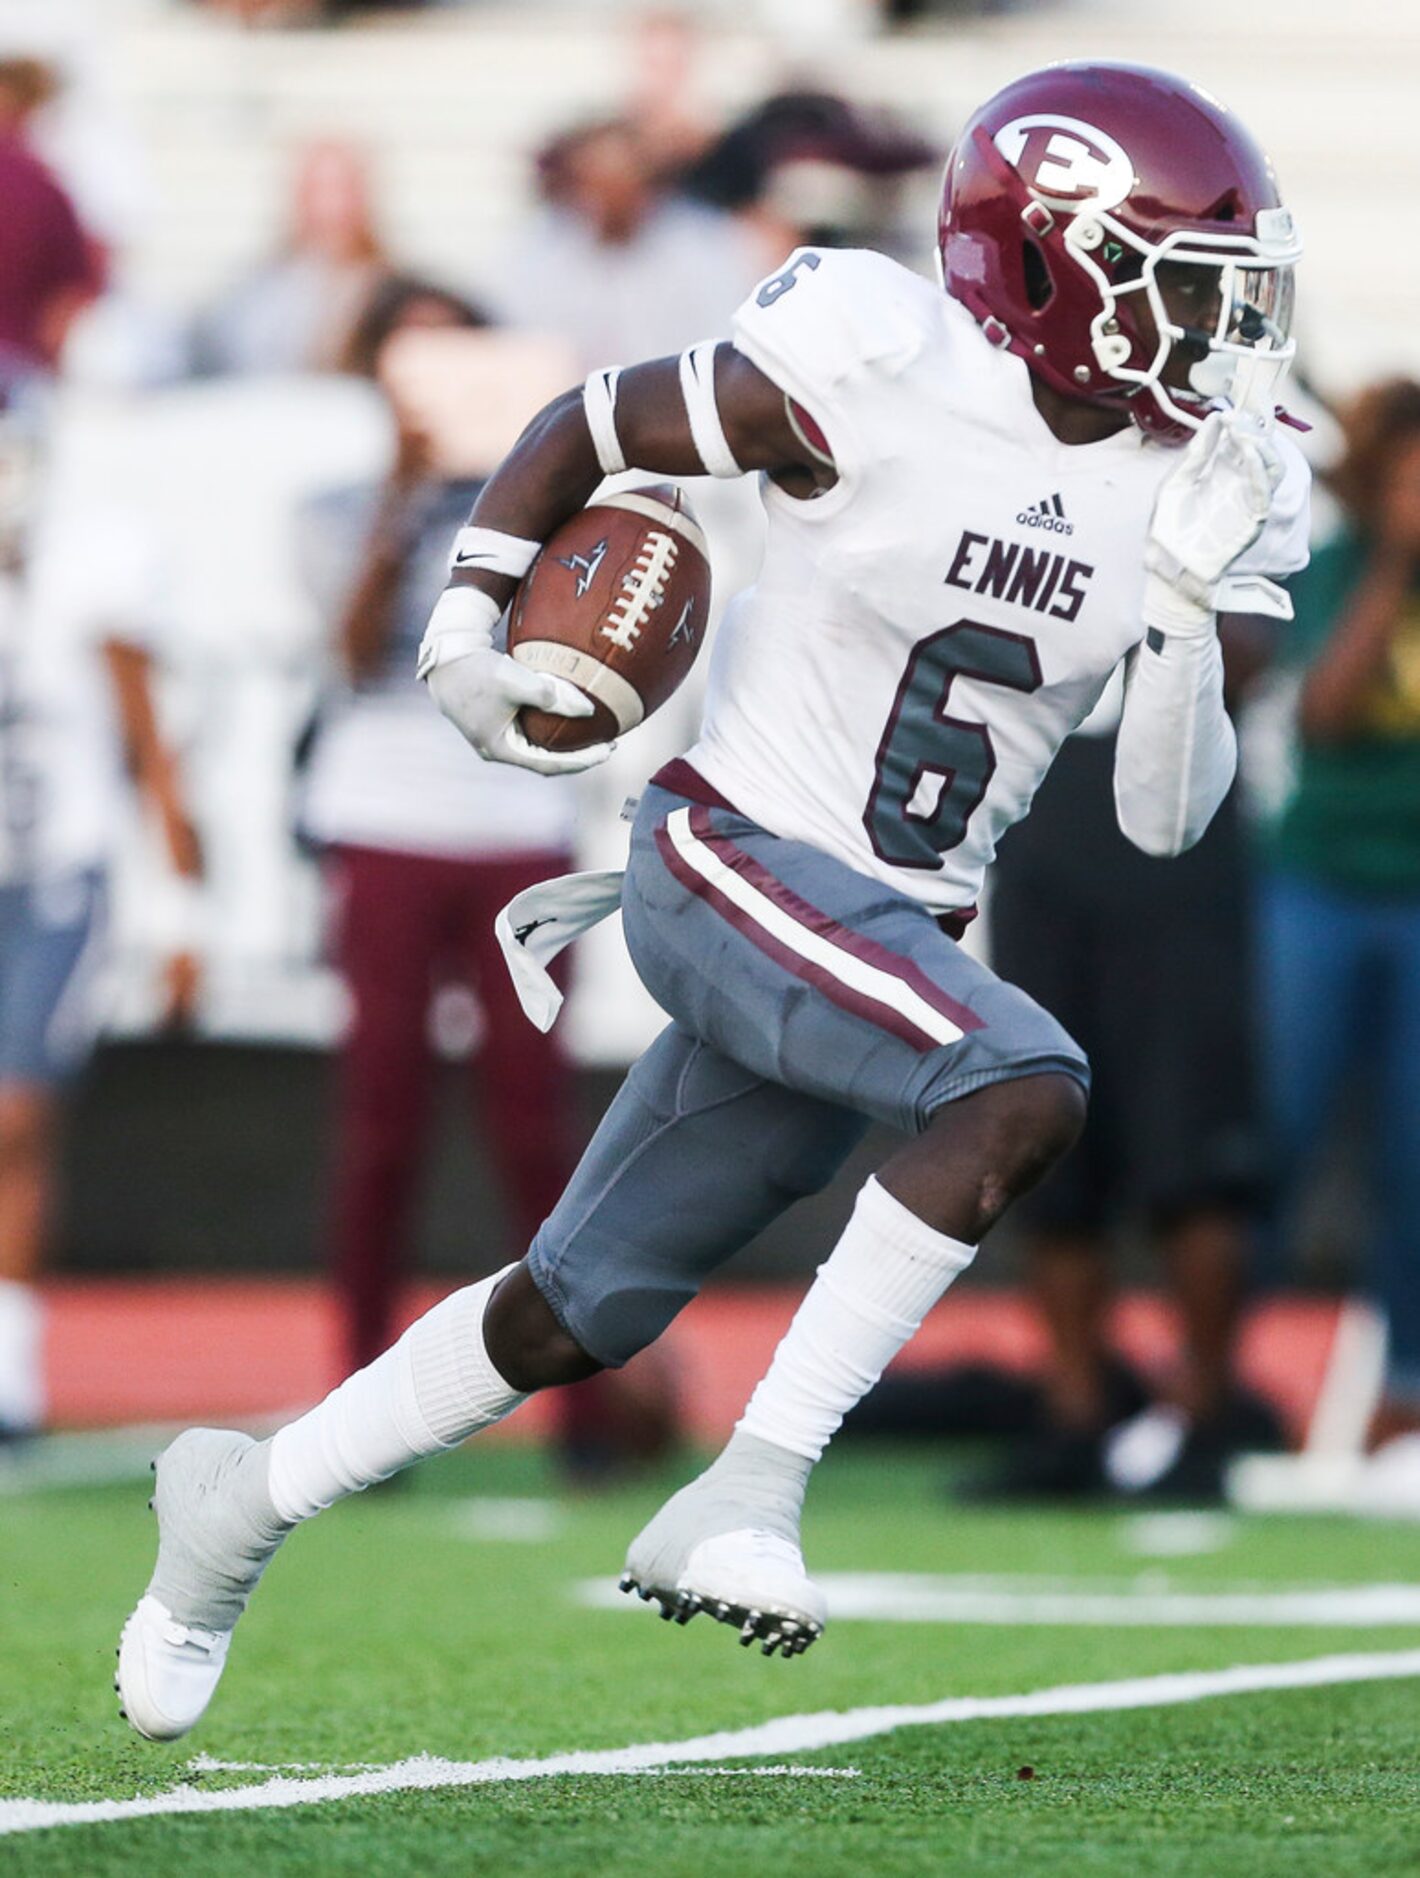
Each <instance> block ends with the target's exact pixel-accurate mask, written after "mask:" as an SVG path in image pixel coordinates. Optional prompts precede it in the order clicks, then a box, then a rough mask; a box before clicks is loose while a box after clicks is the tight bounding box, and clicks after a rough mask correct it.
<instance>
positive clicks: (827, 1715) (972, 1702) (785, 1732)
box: [0, 1650, 1420, 1834]
mask: <svg viewBox="0 0 1420 1878" xmlns="http://www.w3.org/2000/svg"><path fill="white" fill-rule="evenodd" d="M1408 1677H1420V1650H1392V1651H1387V1652H1384V1653H1382V1652H1376V1653H1371V1654H1357V1655H1352V1656H1314V1657H1309V1658H1304V1659H1303V1660H1302V1661H1300V1662H1295V1663H1250V1664H1240V1665H1238V1666H1237V1667H1235V1668H1232V1669H1214V1670H1186V1671H1183V1672H1182V1673H1176V1674H1172V1675H1166V1676H1140V1677H1135V1678H1132V1679H1130V1680H1129V1681H1125V1682H1083V1683H1065V1684H1063V1685H1061V1686H1058V1687H1056V1688H1053V1689H1037V1690H1035V1691H1033V1692H1031V1693H1030V1694H1027V1695H997V1696H949V1697H948V1698H947V1699H946V1700H945V1701H941V1702H921V1703H901V1704H898V1705H895V1706H884V1707H881V1708H854V1709H846V1710H841V1711H837V1710H831V1709H825V1710H821V1711H820V1712H819V1713H817V1714H806V1715H781V1716H778V1717H777V1718H776V1719H775V1720H773V1721H767V1722H759V1723H757V1724H756V1725H755V1726H753V1727H750V1728H734V1729H727V1730H724V1731H722V1732H720V1733H718V1734H710V1735H695V1736H692V1737H691V1738H690V1739H689V1740H685V1741H669V1742H666V1741H649V1742H645V1743H643V1744H642V1745H640V1746H634V1747H626V1748H602V1749H595V1750H591V1751H582V1752H579V1753H573V1754H553V1755H549V1756H548V1757H547V1758H546V1759H543V1760H511V1759H508V1758H506V1757H499V1758H497V1759H494V1760H486V1761H449V1760H440V1759H437V1758H436V1757H434V1756H433V1755H428V1754H420V1755H415V1756H414V1757H413V1758H411V1759H409V1760H404V1761H395V1762H393V1763H392V1764H391V1765H389V1766H387V1767H375V1768H371V1769H369V1770H368V1771H366V1772H363V1773H355V1774H323V1775H318V1776H316V1777H314V1778H311V1779H307V1780H299V1779H292V1778H290V1777H289V1776H288V1775H281V1776H278V1777H277V1778H276V1779H274V1780H264V1781H259V1782H256V1783H254V1784H253V1785H250V1786H245V1787H229V1788H227V1789H226V1790H225V1791H218V1792H203V1791H200V1790H199V1789H197V1788H195V1787H191V1786H180V1787H176V1788H174V1789H173V1790H172V1791H170V1792H168V1793H151V1794H140V1795H137V1796H136V1797H134V1798H133V1799H128V1800H80V1801H66V1800H27V1799H10V1800H0V1834H6V1833H20V1832H41V1831H43V1830H45V1829H46V1828H48V1827H51V1826H88V1825H96V1824H102V1823H107V1822H109V1821H114V1820H123V1819H147V1818H152V1817H153V1816H155V1815H157V1814H170V1813H245V1812H253V1811H257V1810H260V1809H263V1808H283V1807H292V1806H317V1805H323V1804H326V1803H328V1802H330V1801H332V1800H360V1799H369V1798H371V1797H373V1796H375V1795H378V1794H382V1793H409V1792H415V1791H425V1792H429V1791H434V1790H436V1789H439V1788H448V1787H478V1786H485V1785H489V1784H491V1783H493V1782H495V1781H505V1780H543V1779H548V1778H551V1777H553V1776H556V1775H558V1774H571V1775H578V1776H582V1775H587V1774H642V1773H647V1772H653V1771H656V1770H658V1769H672V1768H674V1769H677V1770H681V1769H682V1768H683V1770H684V1771H687V1772H693V1771H695V1770H696V1768H697V1765H704V1764H706V1763H714V1762H717V1761H737V1760H748V1759H754V1758H757V1757H759V1756H761V1755H763V1756H769V1755H774V1756H777V1757H781V1758H782V1757H786V1756H789V1755H794V1754H803V1753H811V1752H813V1751H814V1750H815V1749H817V1748H830V1747H836V1746H838V1745H840V1744H841V1743H843V1742H848V1741H866V1740H868V1739H870V1738H871V1737H873V1736H875V1735H884V1734H890V1733H892V1732H893V1730H895V1729H898V1728H915V1727H922V1726H929V1725H940V1724H943V1723H948V1722H970V1721H998V1720H1006V1719H1011V1718H1014V1717H1024V1716H1048V1715H1098V1714H1105V1713H1108V1712H1110V1711H1112V1710H1120V1709H1144V1708H1171V1707H1174V1706H1175V1705H1177V1704H1179V1703H1185V1702H1201V1701H1204V1700H1205V1699H1207V1698H1208V1697H1210V1696H1217V1695H1256V1694H1261V1693H1263V1692H1265V1691H1268V1690H1278V1689H1321V1688H1330V1687H1335V1686H1337V1685H1339V1684H1342V1683H1356V1682H1384V1681H1393V1680H1398V1679H1401V1678H1408ZM835 1771H836V1770H835Z"/></svg>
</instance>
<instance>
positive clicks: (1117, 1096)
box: [982, 626, 1276, 1499]
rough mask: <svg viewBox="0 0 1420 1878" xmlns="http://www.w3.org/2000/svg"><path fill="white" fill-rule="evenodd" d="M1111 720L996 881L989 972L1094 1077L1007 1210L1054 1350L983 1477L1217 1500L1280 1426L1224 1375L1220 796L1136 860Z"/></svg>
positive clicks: (1227, 913) (1236, 1258)
mask: <svg viewBox="0 0 1420 1878" xmlns="http://www.w3.org/2000/svg"><path fill="white" fill-rule="evenodd" d="M1225 646H1226V647H1227V652H1228V658H1229V671H1230V677H1231V678H1232V679H1233V680H1234V682H1236V679H1237V677H1238V676H1239V672H1240V669H1245V667H1246V665H1247V664H1248V663H1250V662H1254V661H1253V660H1252V657H1251V654H1252V647H1251V646H1250V644H1249V642H1248V640H1247V639H1246V637H1245V636H1244V633H1243V631H1242V629H1241V627H1240V626H1239V627H1236V628H1235V629H1234V631H1233V635H1232V638H1231V642H1230V641H1229V639H1228V638H1227V637H1226V636H1225ZM1117 688H1118V680H1117V679H1116V681H1115V688H1114V689H1115V690H1117ZM1117 717H1118V699H1117V696H1115V695H1112V693H1107V694H1106V697H1105V699H1104V700H1103V701H1102V704H1101V706H1100V708H1099V709H1097V711H1096V712H1095V714H1094V715H1093V716H1092V717H1091V718H1090V719H1089V720H1087V722H1086V725H1085V726H1084V727H1083V729H1082V732H1081V733H1078V734H1077V735H1075V736H1074V737H1072V738H1070V739H1069V741H1068V742H1067V743H1066V744H1065V746H1064V747H1063V749H1062V750H1061V752H1060V754H1059V756H1058V757H1057V759H1056V761H1055V765H1054V767H1053V768H1052V770H1051V772H1050V774H1049V776H1047V777H1046V779H1045V783H1044V785H1043V786H1042V788H1041V790H1040V793H1039V795H1038V796H1037V797H1036V800H1035V803H1034V805H1033V807H1032V810H1031V814H1030V816H1029V817H1028V819H1027V820H1026V821H1025V822H1024V823H1022V824H1021V825H1020V826H1019V827H1017V828H1014V829H1012V831H1011V832H1010V834H1009V835H1008V836H1007V837H1006V839H1005V841H1004V842H1003V843H1002V846H1001V853H1000V856H999V858H998V860H997V862H996V866H995V869H994V872H993V876H992V897H991V903H990V917H991V952H992V963H993V965H994V966H995V968H996V970H997V971H999V972H1000V973H1001V975H1002V976H1003V977H1004V978H1006V979H1008V980H1009V981H1010V982H1012V983H1013V984H1018V985H1020V986H1021V987H1022V988H1023V989H1024V990H1025V991H1027V992H1029V993H1030V995H1031V996H1032V997H1034V998H1036V999H1038V1000H1039V1001H1040V1002H1041V1003H1042V1004H1043V1005H1044V1006H1045V1007H1046V1009H1047V1010H1049V1011H1051V1012H1052V1013H1053V1014H1054V1015H1055V1016H1057V1017H1058V1018H1059V1019H1060V1021H1061V1022H1062V1023H1063V1024H1065V1025H1066V1027H1067V1028H1068V1029H1069V1031H1070V1032H1071V1034H1072V1036H1074V1037H1076V1038H1077V1039H1078V1040H1079V1042H1080V1043H1081V1044H1082V1045H1083V1046H1084V1048H1085V1050H1086V1051H1087V1052H1088V1054H1089V1058H1090V1067H1091V1075H1092V1090H1091V1097H1090V1115H1089V1120H1088V1122H1087V1124H1086V1128H1085V1133H1084V1136H1083V1138H1082V1139H1081V1141H1080V1143H1079V1144H1078V1146H1077V1147H1076V1148H1075V1149H1074V1150H1073V1152H1072V1153H1071V1154H1070V1155H1069V1156H1068V1157H1067V1159H1066V1160H1065V1161H1064V1163H1063V1164H1062V1165H1061V1166H1060V1168H1058V1169H1057V1170H1056V1172H1055V1173H1054V1174H1053V1175H1052V1176H1051V1177H1050V1178H1049V1179H1047V1180H1046V1181H1044V1182H1043V1183H1042V1185H1041V1186H1040V1188H1039V1189H1038V1190H1037V1191H1036V1192H1035V1193H1034V1194H1032V1195H1030V1196H1028V1198H1027V1199H1026V1200H1025V1201H1023V1202H1022V1203H1021V1208H1020V1209H1019V1210H1018V1215H1017V1217H1018V1218H1019V1222H1020V1224H1021V1225H1022V1226H1023V1227H1024V1229H1025V1232H1026V1253H1027V1259H1028V1274H1029V1282H1030V1285H1031V1289H1032V1291H1033V1293H1034V1297H1035V1303H1036V1307H1037V1309H1038V1311H1039V1313H1040V1315H1041V1317H1042V1319H1043V1320H1044V1324H1045V1328H1046V1332H1047V1335H1048V1338H1049V1354H1048V1360H1047V1365H1046V1373H1045V1380H1044V1390H1043V1400H1042V1405H1041V1408H1042V1412H1041V1418H1040V1425H1039V1427H1038V1428H1037V1429H1036V1431H1035V1433H1034V1434H1033V1436H1032V1437H1031V1438H1030V1439H1029V1440H1028V1441H1027V1442H1025V1443H1024V1444H1023V1445H1022V1446H1021V1447H1020V1448H1019V1449H1018V1450H1017V1452H1016V1453H1015V1455H1014V1456H1013V1457H1012V1459H1011V1460H1010V1461H1009V1462H1008V1464H1007V1466H1006V1467H1005V1469H1004V1471H1003V1472H1002V1473H1001V1474H1000V1475H999V1476H998V1477H997V1478H996V1479H994V1480H990V1481H986V1482H983V1483H982V1488H983V1491H986V1492H989V1493H990V1494H992V1495H999V1496H1002V1497H1014V1496H1019V1497H1021V1498H1070V1497H1074V1496H1081V1495H1090V1494H1099V1493H1105V1492H1109V1491H1115V1490H1118V1491H1126V1492H1139V1491H1143V1490H1148V1491H1151V1492H1155V1493H1159V1494H1168V1495H1171V1496H1175V1497H1177V1496H1186V1497H1189V1498H1194V1499H1199V1498H1213V1497H1216V1496H1217V1495H1218V1494H1219V1493H1220V1491H1221V1488H1222V1468H1223V1462H1224V1460H1225V1458H1226V1455H1227V1453H1228V1452H1229V1450H1230V1449H1231V1448H1233V1447H1236V1446H1238V1445H1239V1444H1240V1443H1241V1442H1243V1441H1246V1442H1247V1443H1249V1444H1250V1445H1253V1446H1257V1445H1263V1444H1265V1442H1266V1440H1267V1438H1268V1437H1275V1433H1276V1431H1275V1429H1272V1428H1270V1427H1269V1426H1267V1425H1265V1424H1262V1423H1260V1422H1259V1420H1258V1414H1257V1412H1254V1413H1253V1415H1252V1416H1250V1417H1249V1418H1248V1419H1243V1418H1242V1417H1241V1416H1240V1413H1239V1409H1238V1405H1237V1404H1236V1402H1235V1401H1234V1400H1233V1381H1232V1368H1231V1365H1232V1356H1233V1345H1234V1340H1235V1333H1236V1329H1237V1321H1238V1311H1239V1304H1240V1300H1241V1292H1242V1279H1243V1272H1244V1267H1245V1261H1246V1257H1247V1253H1248V1250H1249V1242H1250V1237H1251V1231H1252V1227H1253V1224H1254V1220H1255V1215H1256V1211H1257V1208H1258V1206H1259V1203H1260V1200H1261V1197H1262V1195H1261V1175H1262V1161H1263V1153H1262V1143H1261V1139H1260V1136H1261V1124H1260V1118H1259V1115H1258V1112H1257V1093H1256V1082H1255V1076H1254V1065H1253V1061H1252V1052H1251V1051H1250V1049H1249V1047H1248V1040H1249V1037H1250V1035H1251V1031H1252V1024H1251V1019H1250V1012H1249V998H1250V995H1251V989H1252V986H1251V977H1250V973H1249V964H1248V961H1249V957H1250V939H1251V934H1250V931H1249V919H1248V908H1249V901H1250V897H1251V888H1250V870H1249V864H1248V857H1247V853H1246V849H1245V843H1244V835H1243V830H1242V826H1241V820H1240V816H1239V813H1238V804H1237V797H1236V792H1234V794H1232V795H1230V796H1229V797H1228V799H1227V801H1226V802H1225V803H1224V804H1223V807H1222V808H1221V809H1220V810H1219V812H1218V814H1217V816H1216V817H1215V818H1214V820H1213V823H1212V825H1211V826H1210V828H1209V829H1208V832H1207V834H1206V835H1204V837H1203V839H1202V840H1201V841H1200V842H1199V843H1198V844H1197V846H1196V847H1193V848H1191V849H1190V850H1189V851H1188V852H1187V853H1186V854H1183V855H1180V856H1178V857H1177V858H1175V859H1172V860H1157V859H1153V858H1151V857H1150V856H1148V855H1145V854H1143V853H1141V852H1140V851H1139V849H1137V848H1135V847H1134V846H1132V845H1131V843H1130V842H1128V841H1127V840H1126V839H1125V837H1124V836H1123V835H1122V834H1121V833H1120V831H1119V824H1118V820H1117V817H1116V814H1115V807H1114V789H1113V775H1114V736H1113V731H1114V728H1115V724H1116V722H1117ZM1124 1223H1130V1224H1141V1225H1142V1226H1143V1227H1144V1228H1145V1230H1146V1231H1147V1232H1148V1234H1149V1235H1150V1237H1151V1239H1152V1241H1153V1243H1154V1245H1155V1246H1156V1247H1157V1249H1158V1251H1159V1253H1160V1254H1161V1255H1162V1258H1163V1262H1164V1266H1165V1269H1166V1272H1167V1275H1168V1280H1169V1283H1170V1286H1171V1289H1172V1291H1173V1296H1174V1301H1175V1304H1176V1307H1177V1311H1178V1316H1179V1320H1180V1329H1181V1333H1182V1334H1181V1349H1180V1362H1179V1366H1178V1370H1177V1373H1176V1374H1175V1375H1174V1376H1173V1377H1172V1378H1171V1379H1170V1383H1169V1389H1168V1399H1167V1401H1166V1402H1165V1403H1164V1404H1163V1405H1161V1406H1160V1407H1158V1408H1155V1409H1153V1410H1149V1409H1147V1407H1146V1396H1145V1393H1144V1391H1143V1389H1142V1387H1141V1384H1140V1382H1139V1380H1138V1379H1137V1378H1136V1377H1135V1376H1134V1375H1133V1374H1132V1373H1131V1372H1129V1371H1127V1370H1125V1369H1124V1367H1123V1366H1122V1364H1121V1363H1120V1361H1119V1360H1118V1359H1117V1358H1116V1357H1115V1356H1114V1354H1113V1353H1112V1351H1111V1349H1110V1345H1109V1323H1108V1319H1109V1307H1110V1302H1111V1293H1112V1282H1111V1280H1112V1272H1111V1268H1112V1263H1113V1260H1112V1256H1111V1245H1110V1239H1111V1236H1112V1234H1113V1233H1114V1232H1116V1231H1117V1230H1118V1229H1119V1227H1120V1226H1121V1224H1124Z"/></svg>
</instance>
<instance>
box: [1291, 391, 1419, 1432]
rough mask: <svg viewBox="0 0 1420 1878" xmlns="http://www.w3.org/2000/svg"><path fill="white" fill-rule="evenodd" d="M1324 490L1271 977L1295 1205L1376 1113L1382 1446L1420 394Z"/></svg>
mask: <svg viewBox="0 0 1420 1878" xmlns="http://www.w3.org/2000/svg"><path fill="white" fill-rule="evenodd" d="M1331 482H1332V487H1333V489H1334V491H1335V493H1336V494H1337V496H1338V497H1339V499H1340V502H1341V506H1342V510H1343V522H1342V525H1341V527H1340V528H1339V530H1338V531H1337V533H1336V534H1335V535H1334V536H1333V537H1332V538H1331V539H1330V540H1328V541H1327V542H1326V543H1325V544H1324V545H1323V546H1322V547H1320V548H1319V549H1318V550H1317V551H1316V553H1315V554H1314V555H1313V557H1312V560H1311V563H1310V565H1309V566H1308V567H1307V568H1306V569H1305V571H1304V572H1302V573H1300V574H1298V575H1296V576H1295V577H1294V578H1293V580H1292V581H1291V582H1290V583H1289V584H1290V589H1291V594H1292V601H1293V605H1294V607H1295V609H1296V618H1295V621H1294V624H1293V627H1292V629H1291V633H1290V638H1289V642H1288V648H1287V649H1288V651H1289V652H1290V654H1291V655H1292V658H1293V660H1294V662H1295V663H1297V664H1298V665H1300V666H1301V667H1302V668H1303V671H1302V680H1301V690H1300V697H1299V704H1298V711H1297V758H1296V772H1295V776H1294V779H1293V785H1292V788H1291V791H1290V793H1289V796H1288V798H1287V801H1286V803H1285V806H1284V808H1283V810H1282V813H1281V816H1280V819H1279V820H1278V822H1277V824H1276V826H1275V828H1274V829H1273V830H1272V833H1271V838H1270V843H1269V848H1270V854H1269V859H1270V866H1269V869H1268V873H1267V878H1266V881H1265V886H1264V894H1263V918H1262V922H1261V942H1262V944H1261V962H1262V966H1263V971H1264V978H1263V1001H1264V1008H1265V1013H1266V1024H1267V1038H1266V1059H1267V1074H1268V1084H1269V1089H1270V1097H1271V1107H1272V1116H1273V1120H1274V1125H1275V1128H1276V1135H1277V1141H1278V1145H1279V1149H1280V1151H1281V1155H1282V1160H1283V1172H1284V1177H1285V1187H1286V1188H1290V1187H1292V1186H1294V1185H1295V1184H1296V1183H1297V1182H1298V1180H1299V1179H1300V1177H1301V1176H1302V1175H1303V1174H1304V1172H1305V1169H1306V1167H1307V1165H1308V1163H1309V1162H1310V1160H1311V1158H1312V1155H1313V1153H1314V1151H1315V1149H1316V1147H1317V1145H1318V1143H1319V1141H1320V1139H1321V1137H1322V1134H1323V1131H1324V1130H1325V1129H1326V1127H1327V1126H1328V1124H1329V1123H1330V1122H1331V1121H1332V1119H1333V1118H1334V1114H1335V1110H1336V1105H1337V1101H1338V1098H1339V1096H1340V1093H1341V1089H1342V1085H1343V1083H1345V1082H1346V1079H1347V1078H1348V1076H1349V1075H1351V1074H1353V1073H1354V1074H1355V1075H1356V1076H1357V1077H1358V1078H1359V1079H1360V1081H1361V1083H1362V1084H1364V1093H1363V1099H1364V1100H1366V1101H1368V1102H1369V1103H1370V1105H1371V1107H1372V1110H1373V1120H1372V1124H1371V1126H1370V1127H1369V1128H1368V1130H1367V1134H1366V1139H1367V1141H1368V1143H1369V1144H1370V1148H1371V1152H1372V1164H1371V1168H1370V1170H1369V1171H1370V1174H1371V1177H1372V1181H1373V1187H1374V1199H1375V1206H1376V1229H1375V1236H1374V1245H1373V1259H1372V1267H1371V1274H1370V1283H1371V1287H1372V1289H1373V1290H1374V1292H1375V1295H1376V1296H1377V1298H1378V1300H1379V1302H1380V1303H1381V1304H1382V1306H1383V1307H1384V1309H1385V1312H1386V1315H1387V1318H1388V1320H1389V1325H1390V1356H1389V1366H1388V1371H1387V1385H1386V1400H1385V1402H1384V1404H1383V1405H1382V1408H1381V1410H1380V1413H1379V1415H1378V1418H1377V1422H1376V1425H1375V1427H1374V1428H1373V1431H1372V1435H1373V1440H1376V1441H1379V1440H1382V1439H1384V1438H1385V1436H1386V1435H1388V1434H1395V1433H1399V1432H1401V1431H1402V1430H1407V1429H1416V1428H1420V384H1417V383H1415V382H1414V381H1412V380H1409V379H1394V380H1389V381H1386V382H1385V383H1382V384H1379V385H1376V386H1374V387H1372V388H1371V389H1370V390H1369V391H1367V392H1365V393H1364V394H1363V395H1362V396H1361V397H1360V398H1358V399H1357V401H1356V403H1355V404H1354V406H1353V407H1352V409H1351V410H1350V412H1349V413H1348V414H1347V417H1346V420H1345V452H1344V456H1343V459H1342V461H1341V463H1340V464H1339V466H1338V468H1337V469H1336V471H1335V472H1334V474H1333V476H1332V478H1331ZM1347 1086H1348V1087H1349V1086H1350V1085H1349V1083H1348V1084H1347Z"/></svg>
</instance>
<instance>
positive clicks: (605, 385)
mask: <svg viewBox="0 0 1420 1878" xmlns="http://www.w3.org/2000/svg"><path fill="white" fill-rule="evenodd" d="M620 377H621V371H620V368H619V367H617V366H611V367H609V368H608V369H607V370H606V371H604V372H593V373H592V374H591V376H590V377H589V378H588V380H587V382H586V384H585V385H583V387H582V409H583V410H584V411H585V412H586V414H587V429H588V430H589V431H590V432H591V433H592V448H593V449H594V450H595V451H596V453H597V462H598V463H599V464H600V466H601V472H602V475H603V476H619V475H620V474H621V472H622V471H623V470H624V469H625V468H626V458H625V457H624V456H623V455H622V454H621V439H620V438H619V437H618V436H617V434H616V381H617V380H618V379H619V378H620Z"/></svg>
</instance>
